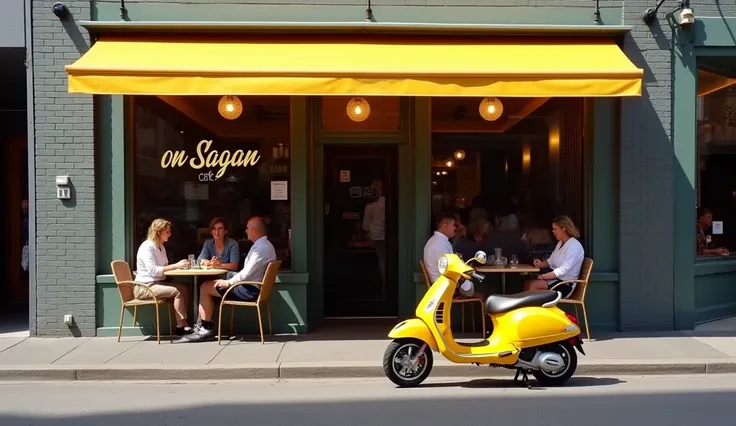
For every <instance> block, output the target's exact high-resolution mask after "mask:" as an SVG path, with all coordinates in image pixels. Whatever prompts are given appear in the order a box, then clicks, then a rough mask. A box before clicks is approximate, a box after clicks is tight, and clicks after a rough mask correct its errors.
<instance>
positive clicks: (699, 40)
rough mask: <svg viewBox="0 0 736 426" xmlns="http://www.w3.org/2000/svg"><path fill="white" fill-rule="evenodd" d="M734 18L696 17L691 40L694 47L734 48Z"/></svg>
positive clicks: (735, 38)
mask: <svg viewBox="0 0 736 426" xmlns="http://www.w3.org/2000/svg"><path fill="white" fill-rule="evenodd" d="M734 34H736V17H733V16H731V17H725V16H702V17H701V16H698V17H697V19H696V20H695V25H693V30H692V38H693V39H694V41H695V46H696V47H701V46H702V47H729V46H736V36H734Z"/></svg>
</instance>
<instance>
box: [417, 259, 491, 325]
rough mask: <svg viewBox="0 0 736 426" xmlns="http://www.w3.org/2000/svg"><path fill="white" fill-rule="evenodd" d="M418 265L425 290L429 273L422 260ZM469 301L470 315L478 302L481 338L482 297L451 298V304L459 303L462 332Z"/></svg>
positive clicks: (483, 319)
mask: <svg viewBox="0 0 736 426" xmlns="http://www.w3.org/2000/svg"><path fill="white" fill-rule="evenodd" d="M419 265H420V266H421V267H422V274H424V283H425V284H426V285H427V290H429V288H430V287H431V286H432V283H431V282H430V281H429V273H427V266H426V265H425V264H424V260H420V261H419ZM466 303H470V304H471V305H470V315H471V316H475V303H480V318H481V321H482V324H483V336H482V337H483V338H485V337H486V316H485V315H483V303H484V300H483V298H480V297H464V296H454V297H453V298H452V304H453V305H455V304H459V305H460V314H461V316H462V317H461V318H462V319H461V320H460V331H461V332H462V333H465V304H466ZM473 332H474V333H475V321H473Z"/></svg>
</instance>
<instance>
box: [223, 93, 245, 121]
mask: <svg viewBox="0 0 736 426" xmlns="http://www.w3.org/2000/svg"><path fill="white" fill-rule="evenodd" d="M217 111H219V113H220V115H221V116H222V117H223V118H226V119H228V120H235V119H236V118H238V117H240V114H242V113H243V103H242V102H240V99H238V97H237V96H229V95H226V96H223V97H221V98H220V101H219V102H218V103H217Z"/></svg>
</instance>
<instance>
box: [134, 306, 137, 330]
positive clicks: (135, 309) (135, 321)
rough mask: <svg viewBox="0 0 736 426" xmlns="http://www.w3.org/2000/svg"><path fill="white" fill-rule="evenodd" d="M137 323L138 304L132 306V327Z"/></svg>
mask: <svg viewBox="0 0 736 426" xmlns="http://www.w3.org/2000/svg"><path fill="white" fill-rule="evenodd" d="M137 323H138V305H136V306H133V327H135V325H136V324H137Z"/></svg>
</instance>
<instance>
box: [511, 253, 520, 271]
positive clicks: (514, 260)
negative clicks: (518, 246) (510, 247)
mask: <svg viewBox="0 0 736 426" xmlns="http://www.w3.org/2000/svg"><path fill="white" fill-rule="evenodd" d="M518 266H519V258H518V257H516V255H515V254H512V255H511V268H513V269H516V268H517V267H518Z"/></svg>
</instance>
